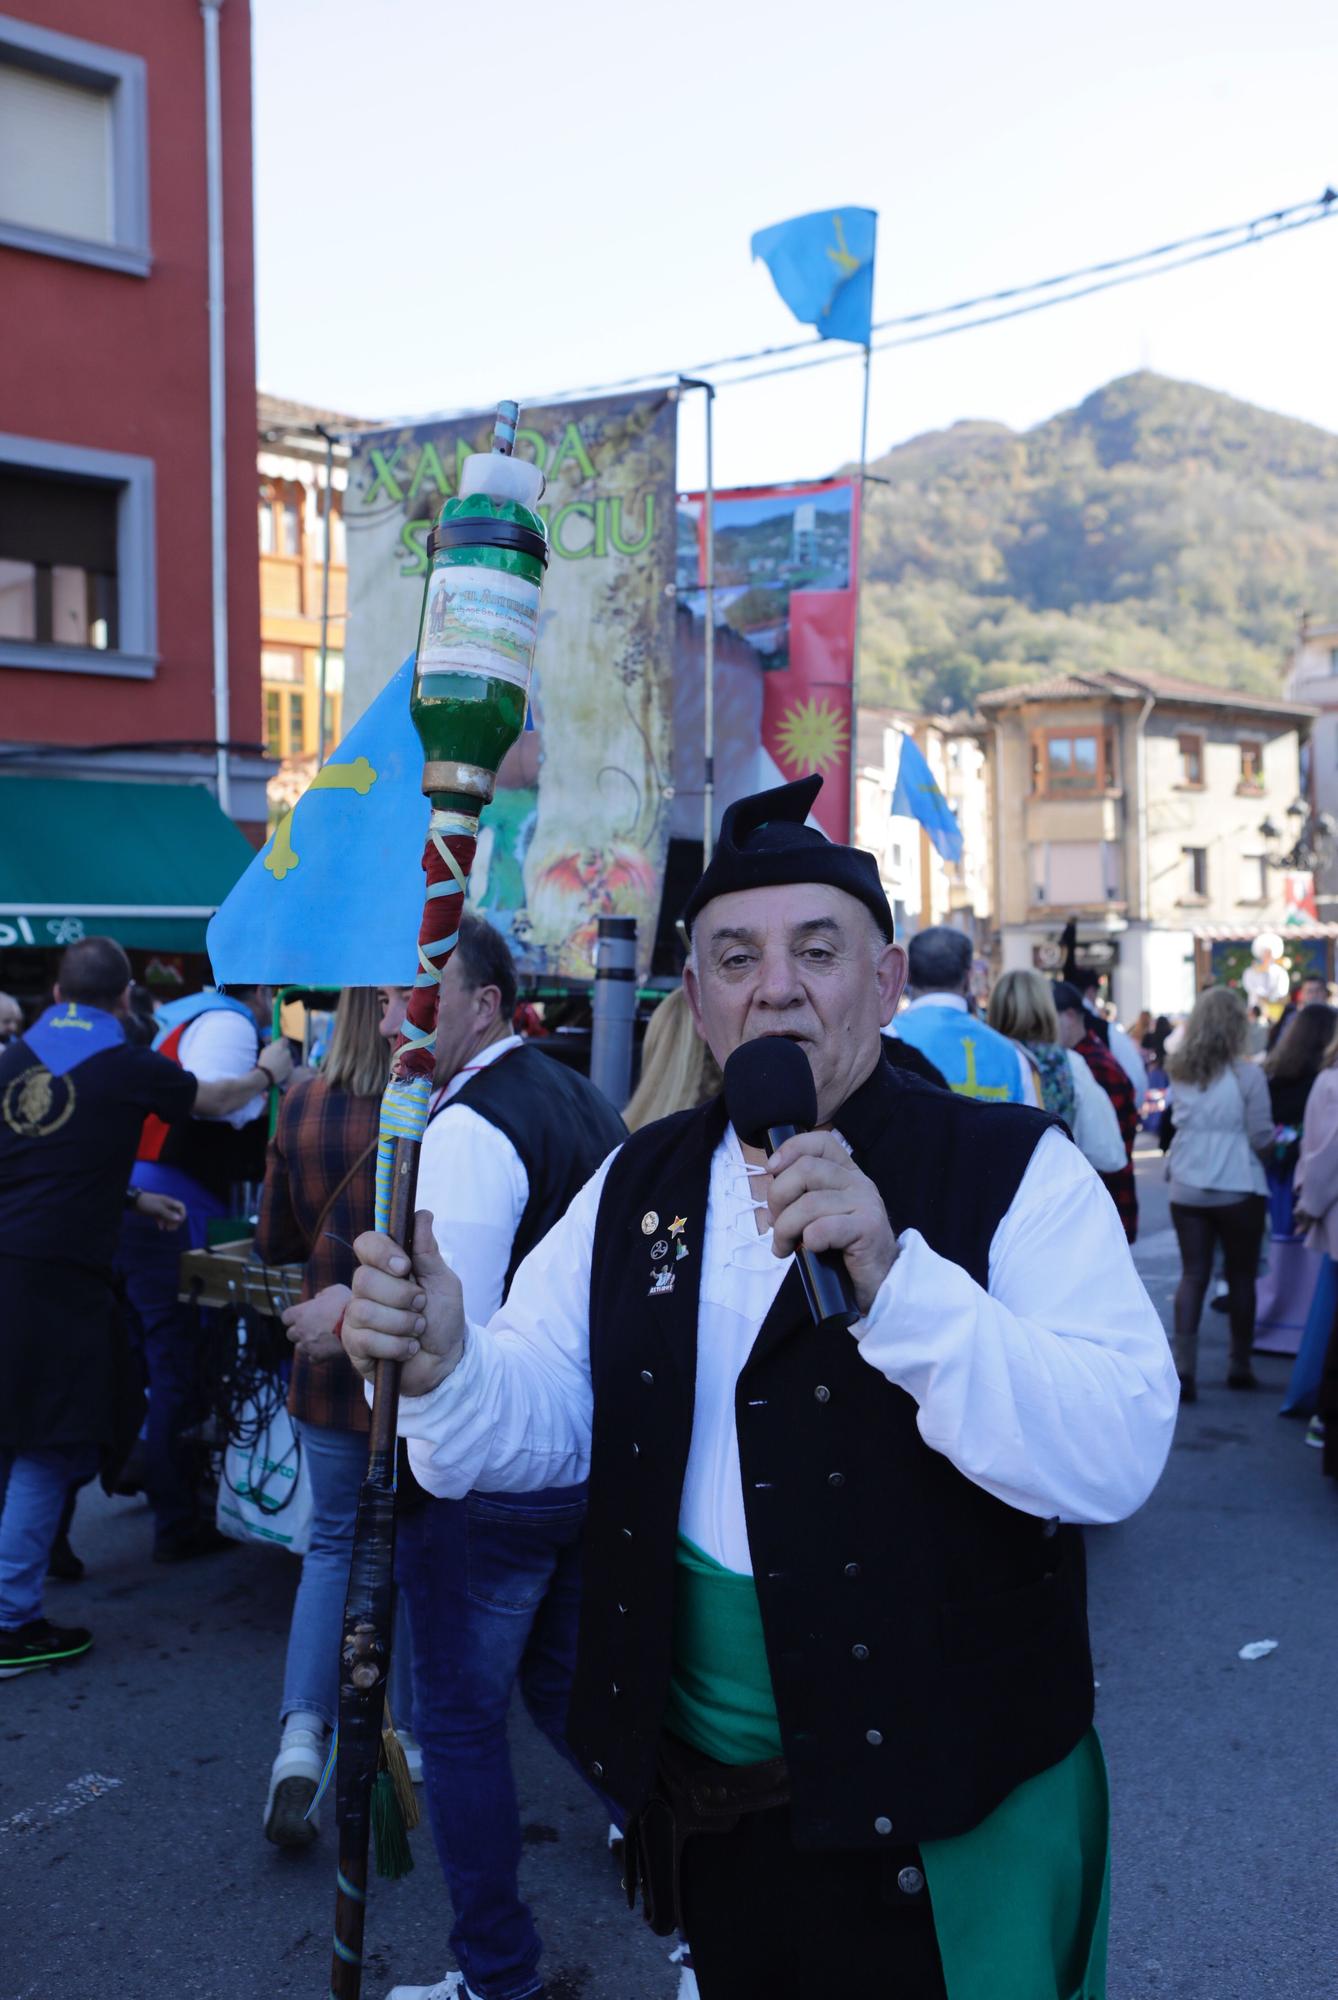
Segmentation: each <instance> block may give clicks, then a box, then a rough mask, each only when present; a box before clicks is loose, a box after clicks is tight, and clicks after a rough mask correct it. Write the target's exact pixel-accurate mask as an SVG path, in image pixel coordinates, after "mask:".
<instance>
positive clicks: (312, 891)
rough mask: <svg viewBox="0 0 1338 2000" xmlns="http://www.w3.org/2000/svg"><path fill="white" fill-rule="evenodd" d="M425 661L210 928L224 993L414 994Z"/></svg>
mask: <svg viewBox="0 0 1338 2000" xmlns="http://www.w3.org/2000/svg"><path fill="white" fill-rule="evenodd" d="M412 680H413V655H412V654H410V656H409V658H408V659H407V660H405V661H404V663H403V665H402V666H400V667H399V668H398V669H397V671H396V672H395V673H394V674H392V676H391V678H390V680H389V681H388V683H387V684H386V686H385V687H384V688H382V690H381V692H380V694H379V695H378V696H377V698H376V700H375V701H374V702H373V703H372V705H371V707H370V708H369V709H368V710H367V712H366V714H365V715H363V716H362V717H361V718H360V719H359V720H358V721H357V722H356V723H355V724H354V725H353V728H352V729H351V730H350V731H349V733H348V735H347V736H346V737H345V738H344V740H343V742H342V743H341V744H339V746H338V747H337V748H336V749H335V750H333V751H331V753H330V756H329V758H328V759H327V761H326V762H325V763H324V764H322V765H321V767H320V769H319V770H318V771H317V773H316V775H315V777H314V778H313V779H312V781H311V783H310V784H309V785H308V787H307V789H306V791H305V792H303V794H302V796H301V798H300V799H299V800H298V801H297V804H296V805H295V806H294V807H293V810H292V811H291V812H289V813H285V814H284V816H283V818H282V819H281V820H280V821H279V823H278V825H277V826H276V827H275V829H274V832H273V833H272V834H271V836H270V838H269V839H268V840H267V841H266V843H265V845H264V847H262V848H261V850H260V852H259V854H257V856H256V858H255V860H254V861H253V862H251V864H250V866H249V867H248V868H247V870H246V872H245V874H244V875H243V876H242V877H241V879H240V881H238V882H237V883H236V884H235V886H234V887H233V889H232V890H231V892H230V894H229V895H228V897H227V899H226V901H225V902H223V903H222V904H221V905H220V907H219V909H218V910H217V912H216V913H215V915H214V917H213V919H212V920H211V922H210V925H209V930H208V934H207V943H208V950H209V960H210V964H211V965H212V966H213V969H214V978H215V979H216V980H217V981H218V983H219V985H220V986H227V985H234V986H249V985H251V984H253V983H254V984H259V985H266V986H269V985H285V986H402V985H404V984H405V983H406V982H407V981H408V980H411V979H412V978H413V976H414V971H415V968H416V962H417V954H416V952H415V949H414V939H415V938H416V937H417V935H418V920H419V918H420V916H421V915H422V911H423V871H422V868H421V866H420V865H419V856H420V855H421V853H422V851H423V839H424V835H425V833H426V831H427V816H428V803H427V800H426V799H425V798H424V797H423V793H422V788H421V786H422V776H423V746H422V744H421V743H420V742H419V740H418V732H417V731H416V730H415V728H414V726H413V719H412V717H411V716H410V713H409V688H410V684H411V682H412Z"/></svg>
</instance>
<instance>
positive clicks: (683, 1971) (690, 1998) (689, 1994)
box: [669, 1938, 698, 2000]
mask: <svg viewBox="0 0 1338 2000" xmlns="http://www.w3.org/2000/svg"><path fill="white" fill-rule="evenodd" d="M669 1963H670V1965H676V1966H677V1967H678V1995H677V2000H698V1994H697V1975H696V1973H695V1972H694V1971H693V1969H692V1950H691V1947H690V1946H689V1944H688V1941H687V1939H686V1938H680V1939H679V1941H678V1943H677V1944H676V1945H675V1947H674V1949H673V1950H672V1951H671V1952H670V1954H669Z"/></svg>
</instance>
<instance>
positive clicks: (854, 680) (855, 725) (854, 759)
mask: <svg viewBox="0 0 1338 2000" xmlns="http://www.w3.org/2000/svg"><path fill="white" fill-rule="evenodd" d="M872 362H873V348H872V347H871V346H870V345H869V343H868V341H866V342H865V343H864V408H863V412H862V414H861V416H860V426H859V533H858V535H857V536H856V539H855V651H854V658H853V659H852V660H851V663H850V835H849V837H850V839H851V840H854V838H855V800H856V786H857V784H858V782H859V649H860V640H861V638H862V636H863V626H864V501H865V497H866V495H867V493H868V464H869V375H870V373H871V367H872Z"/></svg>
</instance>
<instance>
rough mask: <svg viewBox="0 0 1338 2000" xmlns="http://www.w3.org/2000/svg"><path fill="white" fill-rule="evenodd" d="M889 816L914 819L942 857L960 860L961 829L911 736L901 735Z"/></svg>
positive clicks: (946, 859) (948, 859) (947, 859)
mask: <svg viewBox="0 0 1338 2000" xmlns="http://www.w3.org/2000/svg"><path fill="white" fill-rule="evenodd" d="M892 816H893V818H899V817H900V818H905V819H918V820H919V822H920V824H921V826H922V827H923V828H924V830H925V832H926V833H927V834H928V835H929V838H930V840H931V841H932V842H933V843H934V846H935V847H936V848H937V850H938V852H939V853H940V854H941V855H942V856H943V859H944V860H945V861H953V862H956V861H960V860H961V858H962V829H961V828H960V827H959V826H958V824H957V815H956V814H955V813H954V811H953V809H952V807H951V806H950V805H949V804H948V801H947V800H946V799H945V798H944V796H943V794H942V792H941V791H940V790H939V788H938V784H937V781H936V780H935V777H934V774H933V772H932V771H931V770H930V768H929V766H928V764H927V763H926V762H925V758H924V752H923V751H922V750H921V748H920V746H919V744H918V743H917V742H916V741H915V738H914V737H913V736H903V737H902V739H901V762H900V763H899V764H898V766H897V788H896V790H895V791H894V792H893V794H892Z"/></svg>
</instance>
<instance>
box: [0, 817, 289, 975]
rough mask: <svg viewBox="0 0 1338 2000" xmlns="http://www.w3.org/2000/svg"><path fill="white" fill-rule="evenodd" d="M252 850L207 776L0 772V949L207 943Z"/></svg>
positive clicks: (175, 947) (168, 947)
mask: <svg viewBox="0 0 1338 2000" xmlns="http://www.w3.org/2000/svg"><path fill="white" fill-rule="evenodd" d="M254 853H255V850H254V848H253V847H252V846H251V844H250V842H249V841H248V840H247V838H246V836H245V834H243V833H242V832H241V831H240V830H239V829H238V828H237V827H236V826H234V825H233V823H232V821H231V820H230V819H229V818H228V817H227V815H226V814H225V813H223V812H221V811H220V810H219V808H218V806H217V805H216V804H215V803H214V799H213V796H212V794H211V793H209V792H207V791H206V790H205V789H204V787H203V786H202V785H178V784H161V785H131V784H122V783H120V782H112V781H110V780H109V781H107V782H105V783H104V782H103V781H102V780H100V779H96V778H86V779H82V780H78V779H72V778H10V777H0V947H4V946H11V945H20V946H22V945H29V946H31V945H41V946H45V947H47V948H50V947H52V946H56V947H59V946H61V945H65V944H70V943H72V942H73V941H74V940H75V939H76V938H80V937H94V936H102V937H114V938H117V939H119V940H120V942H121V943H122V944H124V945H133V946H136V947H139V948H141V949H143V950H147V951H203V950H204V932H205V925H206V924H207V923H208V921H209V919H210V917H211V916H212V915H213V913H214V911H215V910H216V909H217V908H218V906H219V904H220V903H221V902H222V901H223V898H224V897H225V896H226V895H227V893H228V891H229V889H231V887H232V885H233V883H234V882H235V881H236V880H237V877H238V876H239V875H240V874H241V872H242V870H243V869H244V868H245V867H246V865H247V863H248V862H249V861H251V860H252V859H253V858H254Z"/></svg>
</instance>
